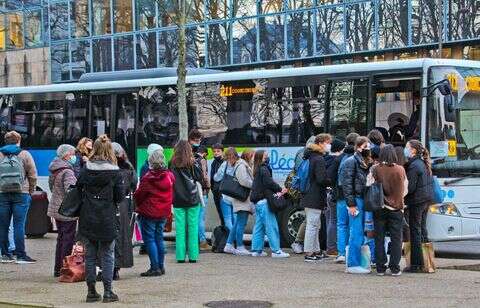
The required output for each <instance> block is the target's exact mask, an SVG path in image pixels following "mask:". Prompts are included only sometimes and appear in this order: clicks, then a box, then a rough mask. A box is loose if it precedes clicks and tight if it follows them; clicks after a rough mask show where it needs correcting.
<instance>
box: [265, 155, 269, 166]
mask: <svg viewBox="0 0 480 308" xmlns="http://www.w3.org/2000/svg"><path fill="white" fill-rule="evenodd" d="M265 165H270V157H267V158H266V159H265Z"/></svg>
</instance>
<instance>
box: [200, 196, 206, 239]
mask: <svg viewBox="0 0 480 308" xmlns="http://www.w3.org/2000/svg"><path fill="white" fill-rule="evenodd" d="M203 203H204V204H205V206H201V205H200V211H199V214H198V238H199V240H200V242H205V241H206V240H207V237H206V236H205V208H206V207H207V205H208V196H203Z"/></svg>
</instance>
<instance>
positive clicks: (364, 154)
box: [362, 149, 371, 158]
mask: <svg viewBox="0 0 480 308" xmlns="http://www.w3.org/2000/svg"><path fill="white" fill-rule="evenodd" d="M370 155H371V151H370V149H363V150H362V157H363V158H368V157H370Z"/></svg>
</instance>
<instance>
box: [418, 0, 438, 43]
mask: <svg viewBox="0 0 480 308" xmlns="http://www.w3.org/2000/svg"><path fill="white" fill-rule="evenodd" d="M411 6H412V17H411V18H412V42H413V44H415V45H419V44H427V43H433V42H438V18H437V17H438V8H437V0H417V1H412V2H411Z"/></svg>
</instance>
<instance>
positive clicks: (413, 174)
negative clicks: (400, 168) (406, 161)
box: [407, 165, 419, 195]
mask: <svg viewBox="0 0 480 308" xmlns="http://www.w3.org/2000/svg"><path fill="white" fill-rule="evenodd" d="M418 177H419V174H418V172H417V168H415V166H413V165H412V166H411V168H408V171H407V179H408V194H407V195H410V194H413V193H415V191H416V190H417V183H418Z"/></svg>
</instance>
